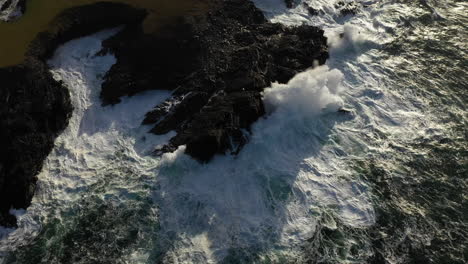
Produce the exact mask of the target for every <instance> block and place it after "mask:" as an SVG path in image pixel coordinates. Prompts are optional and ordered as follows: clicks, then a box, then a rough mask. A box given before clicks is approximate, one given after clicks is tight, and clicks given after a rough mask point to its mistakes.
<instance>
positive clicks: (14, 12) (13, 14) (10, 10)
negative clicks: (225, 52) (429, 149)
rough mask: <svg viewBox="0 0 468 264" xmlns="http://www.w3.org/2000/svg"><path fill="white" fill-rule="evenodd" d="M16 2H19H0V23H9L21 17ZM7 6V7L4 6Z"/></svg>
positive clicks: (12, 0)
mask: <svg viewBox="0 0 468 264" xmlns="http://www.w3.org/2000/svg"><path fill="white" fill-rule="evenodd" d="M18 2H19V0H11V1H8V0H0V9H1V11H0V21H9V20H11V19H14V18H17V17H20V16H21V15H22V12H21V10H20V9H19V8H18ZM7 4H9V6H6V5H7Z"/></svg>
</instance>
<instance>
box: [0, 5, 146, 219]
mask: <svg viewBox="0 0 468 264" xmlns="http://www.w3.org/2000/svg"><path fill="white" fill-rule="evenodd" d="M104 12H110V14H108V15H106V16H102V14H103V13H104ZM144 16H145V11H143V10H136V9H133V8H130V7H128V6H126V5H122V4H110V3H98V4H94V5H89V6H85V7H79V8H73V9H69V10H67V11H66V12H64V13H63V14H62V15H60V16H59V17H57V18H56V20H55V23H54V24H53V26H52V27H51V28H50V30H49V31H47V32H43V33H41V34H40V35H39V36H38V37H37V38H36V39H35V40H34V41H33V43H31V46H30V50H29V53H28V58H27V59H26V61H25V62H24V63H23V64H21V65H17V66H12V67H6V68H0V80H2V84H1V88H0V146H1V148H0V225H5V226H14V225H16V219H15V218H14V217H13V216H12V215H10V214H9V210H10V209H12V208H15V209H19V208H27V207H28V206H29V205H30V202H31V199H32V197H33V194H34V190H35V186H36V181H37V174H38V173H39V172H40V170H41V168H42V163H43V161H44V160H45V158H46V157H47V155H48V154H49V153H50V151H51V150H52V148H53V145H54V140H55V138H56V137H57V136H58V134H59V133H60V132H61V131H62V130H63V129H64V128H65V127H66V125H67V122H68V117H69V116H70V114H71V112H72V106H71V102H70V98H69V92H68V91H67V89H66V88H64V87H62V85H61V83H59V82H57V81H55V80H54V79H53V78H52V75H51V73H50V72H49V68H48V66H47V64H46V60H47V59H48V58H49V57H50V56H51V55H52V54H53V52H54V50H55V49H56V48H57V47H58V46H59V45H61V44H62V43H64V42H66V41H69V40H71V39H74V38H78V37H81V36H85V35H88V34H91V33H93V32H96V31H99V30H103V29H105V28H108V27H115V26H119V25H125V24H134V23H138V24H139V23H141V21H142V19H143V18H144Z"/></svg>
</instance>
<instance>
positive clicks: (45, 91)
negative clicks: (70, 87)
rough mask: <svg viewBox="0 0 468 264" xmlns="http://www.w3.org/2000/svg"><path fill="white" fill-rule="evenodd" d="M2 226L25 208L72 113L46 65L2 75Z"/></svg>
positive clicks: (5, 70)
mask: <svg viewBox="0 0 468 264" xmlns="http://www.w3.org/2000/svg"><path fill="white" fill-rule="evenodd" d="M0 80H2V88H1V89H0V146H2V147H1V148H0V224H5V225H14V224H15V219H14V217H13V216H11V215H9V214H8V211H9V210H10V208H26V207H27V206H29V203H30V201H31V199H32V196H33V194H34V189H35V183H36V175H37V173H38V172H39V171H40V170H41V167H42V162H43V160H44V159H45V158H46V157H47V155H48V154H49V152H50V151H51V149H52V147H53V144H54V140H55V137H56V136H57V135H58V133H59V132H60V131H61V130H62V129H64V128H65V126H66V124H67V119H68V116H69V114H70V113H71V104H70V100H69V94H68V92H67V90H66V89H64V88H63V87H62V86H61V84H60V83H58V82H56V81H55V80H54V79H53V78H52V76H51V75H50V74H49V72H48V69H47V67H46V66H45V65H44V63H43V62H41V61H38V60H35V59H29V60H28V61H27V62H26V63H24V64H23V65H20V66H16V67H9V68H2V69H0Z"/></svg>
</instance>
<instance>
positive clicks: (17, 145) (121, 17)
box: [0, 0, 328, 226]
mask: <svg viewBox="0 0 468 264" xmlns="http://www.w3.org/2000/svg"><path fill="white" fill-rule="evenodd" d="M103 13H105V14H106V16H102V14H103ZM146 14H147V12H146V11H144V10H139V9H135V8H132V7H130V6H127V5H124V4H117V3H109V2H106V3H96V4H91V5H87V6H82V7H77V8H72V9H69V10H67V11H65V12H63V13H62V14H61V15H59V17H57V19H56V20H55V21H54V23H53V24H52V25H51V28H50V30H48V31H47V32H43V33H41V34H39V35H38V37H37V38H36V39H35V40H34V41H33V42H32V43H31V45H30V49H29V52H28V54H27V59H26V61H25V62H24V63H23V64H22V65H18V66H13V67H8V68H0V78H1V79H2V82H3V83H2V86H4V87H2V89H0V100H1V104H2V105H1V107H0V128H1V129H0V131H1V137H0V140H1V141H2V142H1V144H2V149H1V150H0V225H9V226H13V225H14V224H15V221H14V218H13V217H12V216H10V215H9V214H8V211H9V210H10V209H11V208H26V207H27V206H29V204H30V201H31V198H32V195H33V193H34V188H35V183H36V180H37V179H36V175H37V173H38V172H39V171H40V169H41V168H42V163H43V161H44V159H45V158H46V157H47V155H48V154H49V153H50V151H51V150H52V147H53V142H54V140H55V138H56V137H57V135H58V134H59V133H60V131H62V130H63V129H64V128H65V127H66V125H67V122H68V117H69V116H70V113H71V104H70V100H69V93H68V92H67V91H66V89H65V88H64V87H62V85H61V84H60V83H58V82H56V81H55V80H53V78H52V77H51V74H50V72H49V71H48V69H47V65H46V63H45V61H46V60H47V59H48V58H49V57H50V56H51V55H52V54H53V51H54V50H55V49H56V48H57V47H58V46H59V45H61V44H63V43H64V42H66V41H69V40H71V39H74V38H78V37H81V36H85V35H88V34H91V33H94V32H96V31H99V30H102V29H105V28H109V27H115V26H119V25H125V27H124V28H123V29H122V30H121V31H120V32H119V33H117V34H116V35H114V36H113V37H111V38H110V39H108V40H106V41H104V43H103V46H104V49H103V50H102V51H101V53H100V54H98V55H102V54H106V53H109V52H110V53H113V54H114V55H115V56H116V58H117V63H116V64H115V65H113V66H112V68H111V69H110V71H109V72H108V73H107V75H106V76H105V81H104V83H103V85H102V91H101V99H102V103H103V104H104V105H106V104H117V103H119V102H120V99H119V98H120V97H122V96H132V95H135V94H137V93H139V92H142V91H145V90H154V89H164V90H171V91H173V93H172V97H171V98H169V99H168V100H166V101H165V102H163V103H162V104H159V105H155V108H154V109H153V110H151V111H150V112H149V113H147V115H146V118H145V119H144V121H143V123H144V124H149V125H152V126H153V128H152V130H151V132H152V133H155V134H165V133H168V132H170V131H176V135H175V136H174V137H173V138H172V139H170V141H169V143H168V144H167V145H166V146H164V147H162V148H159V149H155V154H162V153H165V152H170V151H174V150H175V149H176V148H178V147H179V146H181V145H186V146H187V147H186V153H187V154H189V155H191V156H192V157H193V158H195V159H197V160H199V161H201V162H208V161H209V160H210V159H211V158H212V157H213V156H214V155H216V154H225V153H232V154H236V153H238V152H239V151H240V150H241V148H242V146H243V145H244V144H246V142H247V141H248V138H249V134H250V126H251V125H252V124H253V123H254V122H255V121H256V120H258V118H260V117H261V116H263V115H264V114H265V109H264V105H263V101H262V98H261V93H262V91H263V89H264V88H265V87H268V86H270V84H271V83H272V82H280V83H286V82H287V81H289V80H290V79H291V78H292V77H293V76H294V75H295V74H297V73H298V72H301V71H304V70H306V69H307V68H310V67H312V66H313V65H314V64H315V63H318V64H323V63H325V61H326V59H327V58H328V49H327V45H326V38H325V37H324V36H323V31H322V30H320V29H318V28H316V27H312V26H299V27H286V26H283V25H280V24H274V23H270V22H268V21H267V20H266V18H265V17H264V15H263V13H262V12H261V11H260V10H258V9H257V8H256V7H255V6H254V4H253V3H252V2H251V1H246V0H225V1H212V4H211V7H210V8H209V9H208V10H207V11H206V12H204V13H202V14H197V15H194V16H180V17H176V18H175V19H174V20H173V22H171V23H167V24H166V25H163V26H161V27H160V28H158V30H155V31H153V32H149V33H148V32H145V30H144V28H143V21H144V19H145V16H146ZM3 80H8V81H6V82H5V81H3Z"/></svg>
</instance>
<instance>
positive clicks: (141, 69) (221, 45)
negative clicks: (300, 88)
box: [101, 0, 328, 162]
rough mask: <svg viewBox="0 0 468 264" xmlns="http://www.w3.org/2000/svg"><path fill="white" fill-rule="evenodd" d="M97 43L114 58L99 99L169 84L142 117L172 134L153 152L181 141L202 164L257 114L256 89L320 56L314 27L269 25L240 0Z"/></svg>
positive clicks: (236, 144)
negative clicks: (151, 29) (157, 28)
mask: <svg viewBox="0 0 468 264" xmlns="http://www.w3.org/2000/svg"><path fill="white" fill-rule="evenodd" d="M104 46H105V47H106V48H107V51H111V52H113V53H114V54H116V56H117V64H115V65H114V66H113V67H112V68H111V70H110V71H109V73H108V74H107V76H106V81H105V82H104V84H103V87H102V93H101V97H102V100H103V102H104V104H115V103H118V102H119V97H121V96H124V95H133V94H135V93H138V92H140V91H143V90H148V89H168V90H173V91H174V92H173V97H172V98H170V99H169V100H167V101H166V102H164V103H162V104H160V105H158V106H156V107H155V109H154V110H153V111H151V112H150V113H148V114H147V116H146V118H145V120H144V124H153V129H152V130H151V131H152V132H153V133H155V134H165V133H167V132H169V131H172V130H174V131H176V132H177V135H176V136H175V137H173V138H172V139H171V140H170V142H169V144H168V145H166V146H164V147H163V148H161V149H157V150H156V153H158V154H160V153H164V152H167V151H173V150H175V149H176V148H177V147H178V146H180V145H186V146H187V148H186V153H187V154H189V155H191V156H192V157H194V158H196V159H198V160H200V161H204V162H205V161H209V160H210V159H211V158H212V157H213V155H215V154H224V153H226V152H229V153H237V152H238V151H239V150H240V148H241V147H242V146H243V145H244V144H245V143H246V142H247V140H248V133H249V130H250V126H251V124H252V123H253V122H255V121H256V120H257V119H258V118H259V117H261V116H262V115H264V113H265V110H264V106H263V102H262V100H261V92H262V90H263V88H265V87H268V86H269V85H270V84H271V83H272V82H281V83H285V82H287V81H289V80H290V79H291V78H292V77H293V76H294V75H295V74H296V73H298V72H300V71H303V70H305V69H307V68H309V67H312V66H313V63H314V61H317V62H318V63H320V64H323V63H324V62H325V61H326V59H327V57H328V53H327V46H326V38H325V37H324V36H323V31H322V30H320V29H318V28H315V27H311V26H299V27H293V28H289V27H285V26H283V25H280V24H273V23H270V22H268V21H267V20H266V19H265V17H264V15H263V13H262V12H261V11H260V10H258V9H257V8H256V7H255V6H254V4H253V3H252V2H250V1H244V0H227V1H222V2H219V3H218V4H217V7H216V8H215V9H213V10H212V11H210V12H208V13H207V14H205V15H202V16H197V17H185V18H180V19H179V20H178V21H176V22H175V23H173V24H171V25H168V26H166V27H165V28H163V29H161V30H160V31H158V32H157V33H154V34H144V33H143V32H142V30H141V29H140V28H128V29H127V30H124V31H122V32H121V33H119V34H117V35H116V36H114V37H113V38H111V39H109V40H108V41H106V42H105V43H104Z"/></svg>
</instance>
